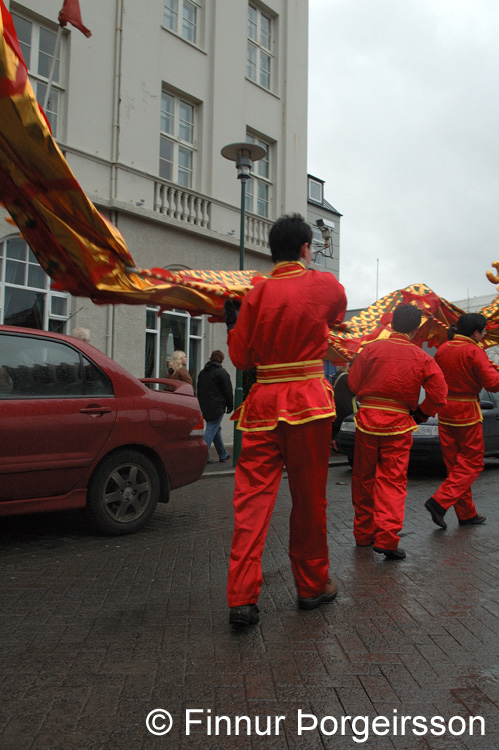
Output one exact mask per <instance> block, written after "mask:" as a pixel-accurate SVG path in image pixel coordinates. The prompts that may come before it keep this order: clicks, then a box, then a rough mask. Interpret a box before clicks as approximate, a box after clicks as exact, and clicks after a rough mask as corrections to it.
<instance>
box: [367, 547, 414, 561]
mask: <svg viewBox="0 0 499 750" xmlns="http://www.w3.org/2000/svg"><path fill="white" fill-rule="evenodd" d="M373 550H374V551H375V552H377V553H378V554H379V555H384V556H385V557H387V558H388V559H389V560H404V559H405V558H406V554H405V551H404V550H403V549H402V547H397V549H383V547H373Z"/></svg>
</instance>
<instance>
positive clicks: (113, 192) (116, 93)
mask: <svg viewBox="0 0 499 750" xmlns="http://www.w3.org/2000/svg"><path fill="white" fill-rule="evenodd" d="M123 3H124V0H116V16H115V33H114V66H113V94H112V96H113V127H112V133H111V181H110V189H109V197H110V200H111V206H112V205H113V204H114V202H115V200H116V199H117V197H118V184H117V183H118V160H119V155H120V104H121V52H122V43H123ZM111 221H112V222H113V224H114V225H115V226H116V227H117V226H118V212H117V211H116V210H114V209H113V210H112V211H111ZM106 331H107V332H106V354H107V356H108V357H111V358H112V357H113V354H114V305H108V306H107V320H106Z"/></svg>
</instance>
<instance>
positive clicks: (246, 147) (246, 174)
mask: <svg viewBox="0 0 499 750" xmlns="http://www.w3.org/2000/svg"><path fill="white" fill-rule="evenodd" d="M221 153H222V156H223V157H225V159H229V161H234V162H235V163H236V169H237V179H238V180H241V228H240V232H239V270H240V271H244V238H245V209H246V183H247V182H248V180H250V179H251V168H252V166H253V162H254V161H258V160H259V159H262V158H263V157H264V156H265V154H266V153H267V151H266V149H264V148H263V146H258V144H256V143H229V144H228V146H224V147H223V149H222V151H221ZM242 400H243V374H242V372H241V371H240V370H236V392H235V400H234V403H235V408H236V409H237V407H238V406H239V405H240V404H241V403H242ZM240 453H241V432H240V431H239V430H238V429H237V426H236V424H235V423H234V447H233V451H232V454H233V464H234V466H235V465H236V464H237V460H238V458H239V454H240Z"/></svg>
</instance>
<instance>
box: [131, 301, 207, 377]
mask: <svg viewBox="0 0 499 750" xmlns="http://www.w3.org/2000/svg"><path fill="white" fill-rule="evenodd" d="M158 309H159V308H157V307H148V308H147V311H146V358H145V360H146V361H145V377H146V378H166V377H168V374H167V364H166V363H167V361H168V360H169V359H170V357H171V355H172V354H173V352H174V351H182V352H185V353H186V354H187V369H188V370H189V372H190V374H191V376H192V382H193V385H194V388H195V386H196V382H197V377H198V375H199V372H200V370H201V367H202V354H203V352H202V343H203V336H204V318H202V317H200V318H192V317H191V316H190V315H189V314H188V313H186V312H182V311H180V310H172V311H169V312H164V313H162V315H161V316H160V317H158Z"/></svg>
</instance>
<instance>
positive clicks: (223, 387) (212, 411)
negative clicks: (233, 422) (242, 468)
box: [197, 349, 234, 464]
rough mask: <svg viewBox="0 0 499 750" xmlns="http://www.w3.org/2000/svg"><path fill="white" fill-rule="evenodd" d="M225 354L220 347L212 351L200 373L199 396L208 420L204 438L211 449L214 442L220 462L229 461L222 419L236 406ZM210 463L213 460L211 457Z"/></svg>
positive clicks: (204, 414)
mask: <svg viewBox="0 0 499 750" xmlns="http://www.w3.org/2000/svg"><path fill="white" fill-rule="evenodd" d="M223 361H224V354H223V352H221V351H220V349H215V351H214V352H212V353H211V357H210V359H209V361H208V362H207V363H206V365H205V366H204V368H203V369H202V370H201V372H200V373H199V377H198V388H197V397H198V401H199V405H200V407H201V411H202V413H203V417H204V419H205V420H206V430H205V433H204V440H205V443H206V445H207V446H208V450H209V449H210V445H211V443H212V442H213V445H214V446H215V448H216V450H217V453H218V459H219V461H220V462H223V461H227V460H228V459H229V458H230V456H229V454H228V453H227V450H226V448H225V445H224V442H223V440H222V427H221V425H222V419H223V415H224V414H225V413H227V414H230V412H231V411H232V410H233V408H234V396H233V391H232V383H231V380H230V376H229V373H228V372H227V370H225V369H224V368H223V367H222V362H223ZM208 463H209V464H211V463H213V461H212V460H211V459H210V458H209V459H208Z"/></svg>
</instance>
